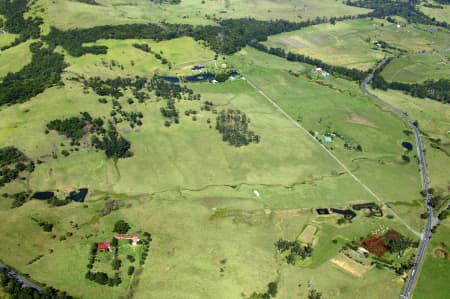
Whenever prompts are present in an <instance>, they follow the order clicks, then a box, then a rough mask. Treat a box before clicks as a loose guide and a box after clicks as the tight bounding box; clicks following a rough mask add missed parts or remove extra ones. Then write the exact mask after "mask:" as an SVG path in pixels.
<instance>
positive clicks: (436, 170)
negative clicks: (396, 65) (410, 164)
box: [372, 90, 450, 192]
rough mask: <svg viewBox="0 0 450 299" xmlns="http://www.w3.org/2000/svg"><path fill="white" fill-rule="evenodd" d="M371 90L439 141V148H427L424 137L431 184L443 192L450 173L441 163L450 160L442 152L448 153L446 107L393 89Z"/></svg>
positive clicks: (448, 114)
mask: <svg viewBox="0 0 450 299" xmlns="http://www.w3.org/2000/svg"><path fill="white" fill-rule="evenodd" d="M372 92H373V93H375V94H377V95H379V96H380V97H381V98H382V99H384V100H385V101H387V102H389V103H391V104H392V105H394V106H395V107H398V108H399V109H401V110H402V111H404V112H406V113H408V115H409V116H410V117H411V118H412V119H414V120H417V121H418V123H419V127H420V129H421V130H422V131H424V132H425V133H426V134H427V135H428V136H430V137H432V138H435V139H440V140H441V145H440V146H441V147H442V149H443V150H438V149H436V148H433V147H431V145H430V141H429V140H428V139H427V138H425V148H426V160H427V165H428V175H429V178H430V184H431V186H433V187H434V188H438V189H440V190H443V191H446V190H447V187H446V186H447V185H448V184H449V183H450V176H449V174H448V171H446V169H445V167H442V166H443V165H447V164H448V163H449V162H450V157H449V156H448V155H447V154H446V152H450V136H449V135H448V134H447V131H448V130H450V108H449V106H448V105H447V104H443V103H440V102H437V101H433V100H429V99H418V98H414V97H411V96H408V95H405V94H403V93H401V92H397V91H389V92H383V91H380V90H372ZM446 192H447V191H446Z"/></svg>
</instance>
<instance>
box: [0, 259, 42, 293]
mask: <svg viewBox="0 0 450 299" xmlns="http://www.w3.org/2000/svg"><path fill="white" fill-rule="evenodd" d="M3 269H6V273H7V275H8V276H9V277H10V278H12V279H15V280H17V281H18V282H20V283H21V284H22V285H24V286H26V287H29V288H32V289H35V290H36V291H38V292H40V291H41V287H40V286H38V285H37V284H34V283H32V282H31V281H29V280H27V279H25V278H24V277H22V276H20V275H19V274H17V273H16V272H14V271H13V270H11V269H10V268H9V267H8V266H6V265H4V264H2V263H0V270H3Z"/></svg>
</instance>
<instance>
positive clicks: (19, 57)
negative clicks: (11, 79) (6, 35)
mask: <svg viewBox="0 0 450 299" xmlns="http://www.w3.org/2000/svg"><path fill="white" fill-rule="evenodd" d="M0 38H1V35H0ZM31 43H32V41H27V42H25V43H21V44H20V45H18V46H15V47H13V48H9V49H7V50H5V51H1V52H0V79H1V78H2V77H4V76H6V74H7V73H8V72H13V73H14V72H17V71H19V70H21V69H22V68H23V67H24V66H25V65H27V64H28V63H30V62H31V52H30V48H29V46H30V44H31Z"/></svg>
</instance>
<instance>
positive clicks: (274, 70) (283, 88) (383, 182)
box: [230, 48, 422, 229]
mask: <svg viewBox="0 0 450 299" xmlns="http://www.w3.org/2000/svg"><path fill="white" fill-rule="evenodd" d="M256 56H257V57H261V59H263V61H264V62H266V63H267V65H273V66H274V67H270V66H267V65H266V66H265V65H264V64H263V63H259V64H258V65H257V64H256V63H252V62H251V59H249V60H250V62H248V60H247V57H256ZM254 59H255V58H254ZM230 61H232V62H233V63H234V64H236V65H240V66H241V71H242V73H243V75H244V76H247V77H248V78H249V79H251V80H252V81H253V82H254V83H255V84H256V85H258V86H260V87H261V88H262V90H263V91H264V92H265V93H266V94H267V95H268V96H270V97H271V98H272V99H273V100H274V101H276V102H277V104H278V105H280V106H281V107H282V108H283V109H284V110H285V111H287V113H289V114H290V115H291V116H292V117H293V118H294V119H297V120H299V122H300V123H301V124H302V126H304V127H305V128H306V129H307V130H309V131H315V132H317V134H318V136H319V138H321V136H322V135H323V134H324V133H325V132H326V131H327V130H328V128H331V130H332V131H334V132H337V133H339V134H340V135H342V136H344V138H345V140H349V141H350V142H353V143H355V144H360V145H361V146H362V148H363V151H362V152H358V151H354V150H353V151H350V150H345V149H344V147H343V143H344V142H343V141H342V140H340V139H339V138H335V139H334V141H333V142H332V143H331V144H327V147H328V148H329V149H331V150H332V151H333V153H334V154H335V155H336V156H337V157H338V158H339V159H340V160H341V161H343V163H344V164H345V165H347V167H348V168H350V169H351V170H352V172H353V173H354V174H355V175H356V176H357V177H359V178H360V179H361V180H362V181H363V182H364V183H366V185H368V187H369V188H371V189H372V190H374V191H375V193H377V194H378V195H380V196H381V198H383V199H384V200H385V201H386V202H390V201H392V202H397V201H400V202H411V201H413V200H417V199H420V195H419V191H420V176H419V173H418V166H417V164H416V163H414V162H411V163H408V164H405V163H403V162H402V160H401V155H403V154H405V152H404V150H403V148H402V147H401V143H402V142H403V141H410V142H413V141H414V140H413V139H412V137H408V136H406V135H405V134H404V133H403V130H405V129H407V126H406V125H405V124H404V123H403V122H402V121H401V120H399V119H398V118H397V117H396V116H395V115H393V114H392V113H390V112H387V111H385V110H383V109H382V108H381V107H379V106H378V105H376V104H375V103H373V102H372V101H371V100H370V99H369V98H367V97H365V96H363V95H362V94H361V93H360V91H359V87H358V85H357V84H354V83H353V84H351V83H348V82H347V81H343V80H341V79H335V78H327V79H325V80H323V82H321V81H316V80H310V79H308V78H307V77H306V76H305V75H300V76H299V77H296V76H293V75H291V74H289V72H288V71H287V70H286V69H283V68H282V67H279V66H278V67H277V63H278V61H281V59H280V58H277V57H274V56H270V55H266V54H260V53H258V52H257V51H256V50H253V49H251V48H245V49H244V50H243V51H241V52H239V53H238V54H236V55H235V56H233V57H232V58H230ZM290 66H291V67H290V68H288V69H292V70H295V69H296V68H297V67H300V68H301V67H302V66H301V65H300V64H296V63H291V64H290ZM319 83H320V84H319ZM324 84H328V85H326V86H324ZM386 132H390V134H386ZM408 155H409V156H410V157H412V156H413V155H414V153H409V154H408ZM412 161H413V160H412ZM392 181H395V182H396V183H395V184H390V183H389V182H392ZM408 215H409V213H408V214H407V215H405V216H406V217H410V216H411V217H416V216H415V215H410V216H408ZM414 219H415V218H414ZM414 222H416V221H414ZM421 227H422V226H421V225H420V226H417V228H418V229H419V228H421Z"/></svg>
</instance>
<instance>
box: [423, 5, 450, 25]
mask: <svg viewBox="0 0 450 299" xmlns="http://www.w3.org/2000/svg"><path fill="white" fill-rule="evenodd" d="M427 2H428V3H430V4H434V5H441V6H443V7H444V8H442V9H440V8H430V7H425V6H424V5H423V4H422V5H418V7H419V10H420V11H421V12H423V13H424V14H426V15H428V16H430V17H432V18H436V20H438V21H441V22H447V23H448V22H450V5H445V4H441V3H437V2H434V1H427Z"/></svg>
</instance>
